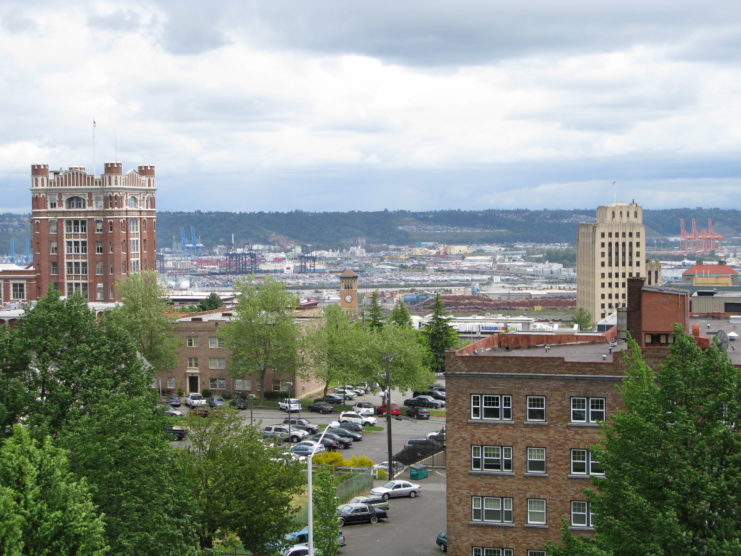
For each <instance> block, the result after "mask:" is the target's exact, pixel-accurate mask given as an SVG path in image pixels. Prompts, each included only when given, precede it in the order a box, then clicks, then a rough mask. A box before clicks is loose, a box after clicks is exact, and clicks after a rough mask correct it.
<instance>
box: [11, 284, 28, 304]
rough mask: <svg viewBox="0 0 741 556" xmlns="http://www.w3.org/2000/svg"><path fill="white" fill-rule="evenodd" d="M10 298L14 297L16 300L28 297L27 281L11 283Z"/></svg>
mask: <svg viewBox="0 0 741 556" xmlns="http://www.w3.org/2000/svg"><path fill="white" fill-rule="evenodd" d="M10 299H14V300H20V299H26V284H25V282H13V283H12V284H11V289H10Z"/></svg>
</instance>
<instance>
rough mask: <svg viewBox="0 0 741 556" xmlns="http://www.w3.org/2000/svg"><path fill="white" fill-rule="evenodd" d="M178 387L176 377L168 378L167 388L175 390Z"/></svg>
mask: <svg viewBox="0 0 741 556" xmlns="http://www.w3.org/2000/svg"><path fill="white" fill-rule="evenodd" d="M176 386H177V381H176V380H175V377H174V376H168V377H167V387H168V388H175V387H176Z"/></svg>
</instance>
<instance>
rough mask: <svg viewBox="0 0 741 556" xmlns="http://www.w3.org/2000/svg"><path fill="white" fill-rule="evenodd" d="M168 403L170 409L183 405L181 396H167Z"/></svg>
mask: <svg viewBox="0 0 741 556" xmlns="http://www.w3.org/2000/svg"><path fill="white" fill-rule="evenodd" d="M166 403H167V405H169V406H170V407H180V405H181V401H180V396H176V395H175V394H172V395H170V396H167V400H166Z"/></svg>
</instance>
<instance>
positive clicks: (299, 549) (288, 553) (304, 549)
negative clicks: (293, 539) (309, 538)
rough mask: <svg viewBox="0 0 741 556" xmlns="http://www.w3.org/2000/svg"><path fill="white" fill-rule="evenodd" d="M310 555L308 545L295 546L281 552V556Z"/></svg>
mask: <svg viewBox="0 0 741 556" xmlns="http://www.w3.org/2000/svg"><path fill="white" fill-rule="evenodd" d="M308 554H309V545H308V544H294V545H293V546H289V547H288V548H286V549H284V550H283V552H281V556H307V555H308Z"/></svg>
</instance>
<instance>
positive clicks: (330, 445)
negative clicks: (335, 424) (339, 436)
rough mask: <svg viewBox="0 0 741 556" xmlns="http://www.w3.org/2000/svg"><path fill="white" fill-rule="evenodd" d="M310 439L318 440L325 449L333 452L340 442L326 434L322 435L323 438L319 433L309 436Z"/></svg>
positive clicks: (338, 447) (337, 448)
mask: <svg viewBox="0 0 741 556" xmlns="http://www.w3.org/2000/svg"><path fill="white" fill-rule="evenodd" d="M311 440H313V441H315V442H319V443H320V444H322V445H323V446H324V449H325V450H327V451H330V452H335V451H337V450H339V449H340V443H339V442H337V441H336V440H333V439H331V438H327V436H326V435H325V436H324V438H322V435H321V434H314V435H312V436H311Z"/></svg>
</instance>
